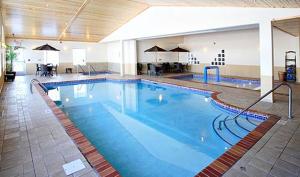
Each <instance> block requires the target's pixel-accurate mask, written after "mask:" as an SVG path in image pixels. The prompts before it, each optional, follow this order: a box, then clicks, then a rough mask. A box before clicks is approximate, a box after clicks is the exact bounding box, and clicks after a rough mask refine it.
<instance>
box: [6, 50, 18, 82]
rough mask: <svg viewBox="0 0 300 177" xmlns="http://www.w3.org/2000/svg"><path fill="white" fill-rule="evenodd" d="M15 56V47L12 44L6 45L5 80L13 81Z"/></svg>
mask: <svg viewBox="0 0 300 177" xmlns="http://www.w3.org/2000/svg"><path fill="white" fill-rule="evenodd" d="M16 58H17V53H16V51H15V48H14V47H12V46H9V45H7V46H6V74H5V80H11V81H14V80H15V77H16V72H14V71H13V62H14V60H16Z"/></svg>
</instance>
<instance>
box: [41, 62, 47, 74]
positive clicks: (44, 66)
mask: <svg viewBox="0 0 300 177" xmlns="http://www.w3.org/2000/svg"><path fill="white" fill-rule="evenodd" d="M41 76H48V67H47V65H41Z"/></svg>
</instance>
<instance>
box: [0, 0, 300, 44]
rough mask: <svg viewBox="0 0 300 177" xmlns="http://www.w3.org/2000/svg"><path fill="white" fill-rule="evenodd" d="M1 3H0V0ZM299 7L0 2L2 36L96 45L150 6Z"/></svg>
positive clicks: (287, 3) (264, 1) (281, 1)
mask: <svg viewBox="0 0 300 177" xmlns="http://www.w3.org/2000/svg"><path fill="white" fill-rule="evenodd" d="M0 1H1V0H0ZM158 5H159V6H161V5H162V6H218V7H220V6H236V7H297V8H299V7H300V1H298V0H226V1H225V0H2V2H1V6H2V13H3V18H4V24H5V30H6V37H7V38H12V37H14V38H22V39H47V40H59V41H86V42H98V41H100V40H101V39H103V38H104V37H106V36H108V35H109V34H110V33H112V32H113V31H115V30H116V29H118V28H119V27H121V26H122V25H124V24H125V23H127V22H128V21H129V20H130V19H132V18H133V17H135V16H137V15H138V14H140V13H141V12H143V11H144V10H146V9H147V8H148V7H150V6H158Z"/></svg>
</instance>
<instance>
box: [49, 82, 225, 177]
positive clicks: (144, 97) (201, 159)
mask: <svg viewBox="0 0 300 177" xmlns="http://www.w3.org/2000/svg"><path fill="white" fill-rule="evenodd" d="M49 96H50V97H51V98H52V99H53V100H55V102H56V103H57V105H58V106H60V107H61V108H62V110H63V111H64V112H65V113H66V114H67V115H68V116H69V117H70V119H71V120H72V121H73V122H74V123H75V125H76V126H77V127H78V128H79V129H80V130H81V131H82V132H83V133H84V134H85V136H87V138H88V139H89V140H90V141H91V142H92V143H93V145H95V147H96V148H97V149H98V150H99V151H100V152H101V154H103V155H104V156H105V158H106V159H107V160H108V161H109V162H110V163H112V165H113V166H114V167H115V168H116V169H117V170H118V171H119V172H120V173H121V175H122V176H124V177H136V176H139V177H150V176H156V177H159V176H174V177H177V176H178V177H182V176H185V177H189V176H194V175H195V174H197V173H198V172H199V171H200V170H201V169H202V168H204V167H205V166H207V165H208V164H209V163H210V162H212V161H213V160H214V159H215V158H217V157H218V156H219V155H220V154H222V153H223V152H224V151H225V148H228V147H230V146H229V145H228V144H226V143H225V142H224V141H222V140H221V139H220V138H219V137H217V136H216V134H215V133H214V131H213V129H212V120H213V119H214V118H215V117H216V115H217V114H220V113H222V112H221V111H220V110H218V109H216V108H214V107H213V106H211V104H210V103H209V101H210V97H208V96H207V95H200V94H196V93H193V92H190V91H187V90H183V89H178V88H173V87H167V86H162V85H159V84H150V83H147V84H146V83H142V82H138V83H116V82H108V81H103V82H99V83H96V84H80V85H69V86H61V87H58V89H53V90H51V91H49ZM166 169H168V170H166Z"/></svg>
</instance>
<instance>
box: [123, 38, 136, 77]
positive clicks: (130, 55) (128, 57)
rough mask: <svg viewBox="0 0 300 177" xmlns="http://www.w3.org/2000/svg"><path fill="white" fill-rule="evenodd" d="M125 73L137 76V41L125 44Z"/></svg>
mask: <svg viewBox="0 0 300 177" xmlns="http://www.w3.org/2000/svg"><path fill="white" fill-rule="evenodd" d="M123 58H124V60H123V61H124V63H123V65H124V73H125V74H126V75H137V68H136V65H137V48H136V40H127V41H124V43H123Z"/></svg>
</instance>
